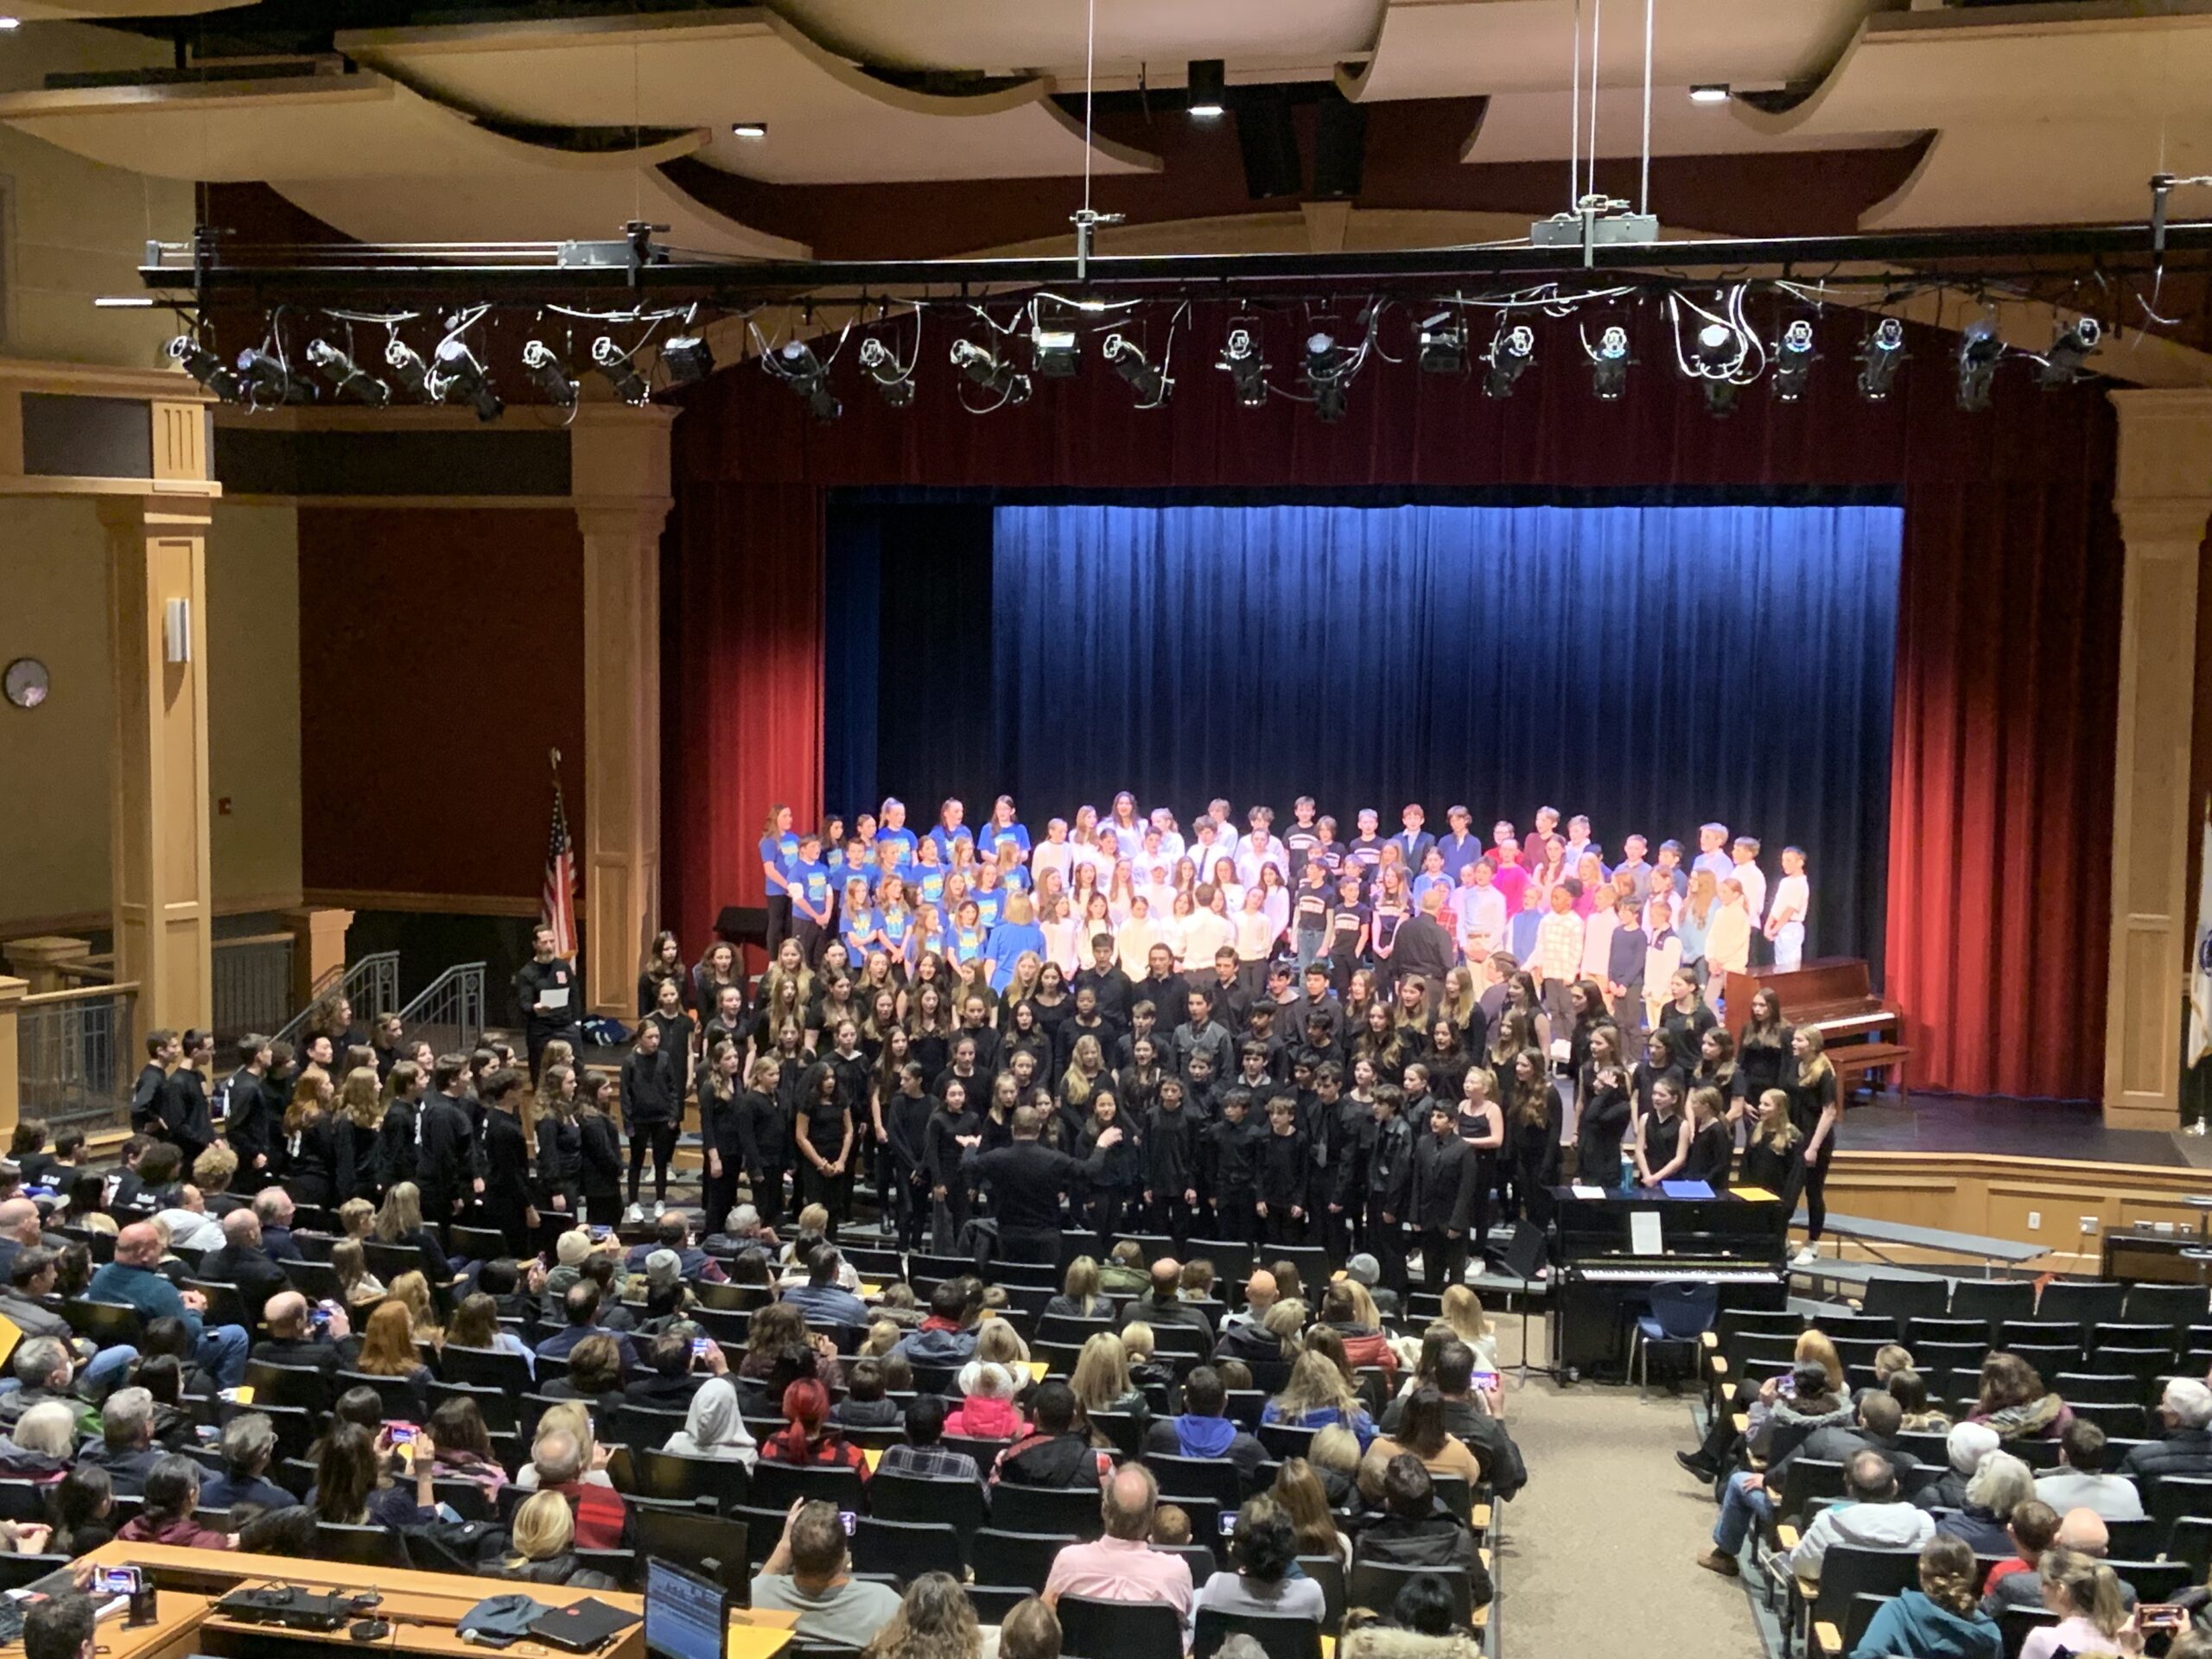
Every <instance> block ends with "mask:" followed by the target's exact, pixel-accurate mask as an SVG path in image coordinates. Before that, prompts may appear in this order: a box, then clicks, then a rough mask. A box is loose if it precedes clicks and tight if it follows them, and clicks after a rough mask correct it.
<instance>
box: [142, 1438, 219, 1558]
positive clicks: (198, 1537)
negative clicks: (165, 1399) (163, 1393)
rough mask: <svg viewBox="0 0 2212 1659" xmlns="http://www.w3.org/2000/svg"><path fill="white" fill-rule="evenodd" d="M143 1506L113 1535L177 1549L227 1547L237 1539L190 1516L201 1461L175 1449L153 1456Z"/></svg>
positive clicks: (197, 1504) (195, 1506)
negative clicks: (171, 1546)
mask: <svg viewBox="0 0 2212 1659" xmlns="http://www.w3.org/2000/svg"><path fill="white" fill-rule="evenodd" d="M145 1494H146V1501H145V1506H144V1507H143V1509H141V1510H139V1512H138V1513H137V1515H134V1516H131V1517H130V1520H128V1521H126V1522H124V1523H123V1530H122V1531H121V1532H119V1533H118V1534H117V1536H118V1537H119V1538H121V1539H123V1540H124V1541H125V1542H128V1543H142V1544H172V1545H175V1546H176V1547H177V1548H180V1549H228V1548H231V1547H232V1544H233V1543H234V1542H235V1540H233V1539H232V1538H231V1537H230V1536H229V1535H226V1534H224V1533H219V1532H211V1531H210V1530H208V1529H207V1528H206V1527H203V1526H201V1525H200V1523H199V1522H197V1521H195V1520H194V1519H193V1516H192V1512H193V1511H194V1510H196V1509H198V1508H199V1507H200V1465H198V1464H196V1463H194V1461H193V1460H192V1459H190V1458H186V1457H179V1456H178V1455H176V1454H175V1452H168V1453H164V1454H163V1455H162V1457H160V1458H157V1459H155V1462H154V1466H153V1467H152V1468H151V1469H150V1470H149V1471H147V1475H146V1479H145Z"/></svg>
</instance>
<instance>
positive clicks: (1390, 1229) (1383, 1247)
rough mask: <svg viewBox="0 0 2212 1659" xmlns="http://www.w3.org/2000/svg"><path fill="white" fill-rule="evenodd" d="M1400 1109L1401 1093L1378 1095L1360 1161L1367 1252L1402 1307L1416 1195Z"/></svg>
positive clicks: (1385, 1089) (1386, 1089) (1384, 1090)
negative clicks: (1408, 1236) (1408, 1225)
mask: <svg viewBox="0 0 2212 1659" xmlns="http://www.w3.org/2000/svg"><path fill="white" fill-rule="evenodd" d="M1404 1106H1405V1096H1404V1094H1403V1093H1402V1091H1401V1090H1397V1089H1394V1088H1392V1087H1390V1086H1389V1084H1382V1085H1380V1086H1378V1087H1377V1088H1376V1090H1375V1099H1374V1102H1373V1103H1372V1104H1371V1105H1370V1107H1369V1108H1368V1112H1369V1118H1370V1133H1369V1134H1368V1135H1366V1136H1365V1137H1364V1138H1363V1145H1362V1158H1361V1162H1362V1166H1363V1185H1364V1191H1363V1194H1362V1197H1363V1199H1364V1201H1365V1205H1366V1209H1367V1247H1368V1249H1370V1250H1371V1251H1373V1252H1374V1255H1375V1261H1376V1265H1377V1266H1378V1267H1380V1268H1382V1270H1383V1284H1384V1285H1385V1286H1386V1287H1389V1289H1391V1290H1394V1291H1395V1292H1396V1293H1397V1294H1398V1300H1399V1303H1400V1305H1401V1306H1403V1305H1404V1301H1405V1296H1406V1217H1408V1215H1409V1214H1411V1212H1412V1209H1413V1192H1414V1132H1413V1129H1412V1128H1411V1126H1410V1125H1408V1123H1407V1122H1406V1119H1405V1112H1404ZM1496 1109H1497V1108H1496V1107H1495V1106H1493V1107H1492V1108H1491V1110H1492V1111H1493V1112H1494V1111H1496ZM1478 1179H1479V1177H1478Z"/></svg>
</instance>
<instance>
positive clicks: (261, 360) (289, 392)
mask: <svg viewBox="0 0 2212 1659" xmlns="http://www.w3.org/2000/svg"><path fill="white" fill-rule="evenodd" d="M238 384H239V385H242V386H244V387H245V401H246V407H247V408H249V409H271V408H274V407H275V406H276V405H277V404H303V403H305V402H307V401H308V398H309V397H312V396H314V390H313V388H312V387H310V386H308V385H306V384H305V383H304V382H302V381H298V380H295V379H294V378H292V372H291V371H290V370H289V369H288V368H287V367H285V366H284V365H283V362H282V361H281V360H280V359H278V358H277V354H276V353H274V352H268V351H264V350H263V349H262V348H261V347H259V346H247V347H246V348H245V350H244V351H242V352H240V353H238Z"/></svg>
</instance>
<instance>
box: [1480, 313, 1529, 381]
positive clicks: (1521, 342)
mask: <svg viewBox="0 0 2212 1659" xmlns="http://www.w3.org/2000/svg"><path fill="white" fill-rule="evenodd" d="M1535 360H1536V331H1535V329H1533V328H1531V327H1529V325H1528V324H1527V323H1525V322H1516V323H1515V324H1514V325H1513V326H1512V327H1510V328H1500V329H1499V330H1498V331H1497V334H1494V335H1492V336H1491V342H1490V350H1489V351H1487V352H1485V353H1484V354H1483V362H1484V364H1485V365H1487V366H1486V367H1485V368H1484V372H1483V396H1484V397H1511V396H1512V395H1513V383H1514V382H1515V381H1516V380H1518V379H1519V378H1521V377H1522V375H1523V374H1525V373H1526V372H1528V368H1529V365H1530V364H1531V363H1533V362H1535Z"/></svg>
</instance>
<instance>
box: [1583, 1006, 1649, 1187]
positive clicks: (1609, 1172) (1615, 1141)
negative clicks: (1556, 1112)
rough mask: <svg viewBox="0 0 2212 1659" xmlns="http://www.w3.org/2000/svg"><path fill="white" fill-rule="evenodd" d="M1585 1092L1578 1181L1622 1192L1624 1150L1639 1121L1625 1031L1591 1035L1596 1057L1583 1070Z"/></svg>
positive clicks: (1609, 1030) (1599, 1030) (1613, 1028)
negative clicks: (1624, 1043)
mask: <svg viewBox="0 0 2212 1659" xmlns="http://www.w3.org/2000/svg"><path fill="white" fill-rule="evenodd" d="M1580 1095H1581V1101H1582V1111H1581V1116H1580V1117H1579V1118H1578V1119H1577V1120H1576V1123H1575V1135H1576V1144H1575V1156H1574V1179H1576V1180H1577V1181H1580V1182H1581V1183H1582V1184H1584V1185H1588V1186H1602V1187H1604V1188H1605V1190H1606V1191H1607V1192H1617V1191H1618V1190H1620V1187H1621V1146H1622V1143H1623V1142H1624V1141H1626V1140H1627V1138H1628V1135H1629V1132H1630V1129H1631V1128H1633V1127H1634V1123H1633V1120H1634V1118H1635V1103H1634V1100H1633V1098H1632V1096H1630V1093H1629V1071H1628V1067H1627V1065H1625V1064H1624V1060H1623V1057H1622V1054H1621V1033H1620V1027H1618V1026H1600V1027H1598V1028H1597V1029H1596V1030H1595V1031H1593V1032H1592V1033H1590V1058H1589V1061H1588V1063H1587V1064H1586V1065H1584V1066H1583V1068H1582V1072H1581V1078H1580Z"/></svg>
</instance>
